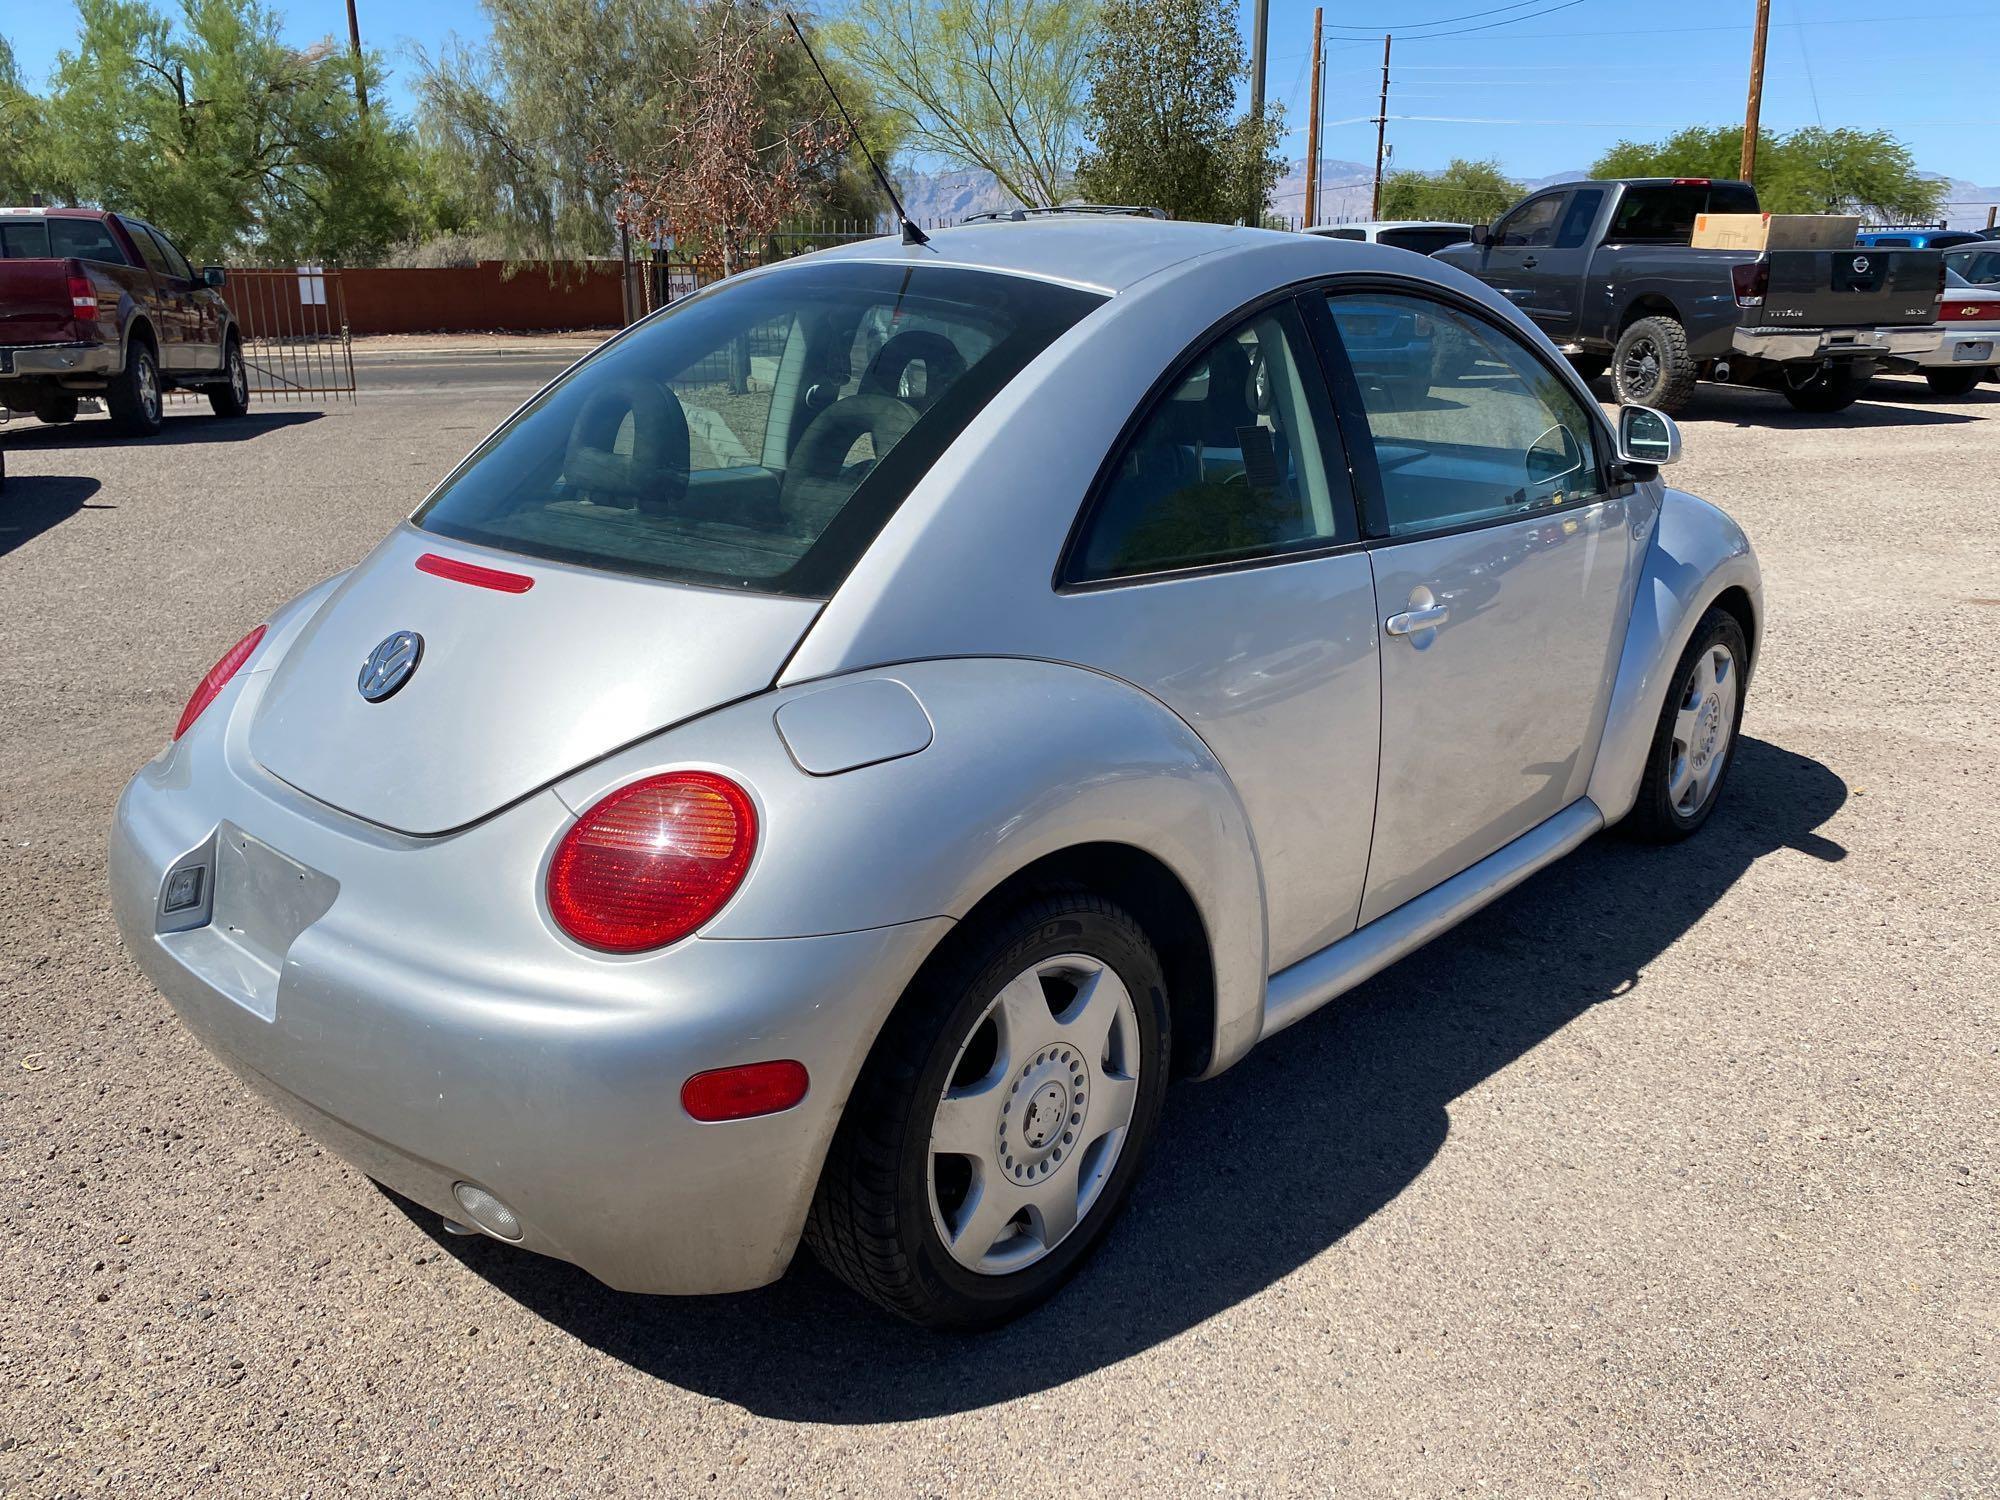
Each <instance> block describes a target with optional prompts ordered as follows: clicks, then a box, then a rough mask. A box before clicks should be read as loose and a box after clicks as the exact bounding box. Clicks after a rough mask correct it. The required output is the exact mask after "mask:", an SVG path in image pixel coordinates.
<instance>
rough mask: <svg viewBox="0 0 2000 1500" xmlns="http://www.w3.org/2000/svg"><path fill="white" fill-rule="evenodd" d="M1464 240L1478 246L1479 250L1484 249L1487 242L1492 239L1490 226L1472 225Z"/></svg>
mask: <svg viewBox="0 0 2000 1500" xmlns="http://www.w3.org/2000/svg"><path fill="white" fill-rule="evenodd" d="M1466 238H1467V239H1469V240H1471V241H1472V243H1473V244H1475V245H1478V246H1479V247H1480V248H1481V249H1484V248H1485V247H1486V245H1487V244H1488V242H1489V241H1491V240H1492V238H1493V229H1492V226H1491V225H1488V224H1474V225H1473V226H1472V232H1471V233H1470V234H1468V235H1466Z"/></svg>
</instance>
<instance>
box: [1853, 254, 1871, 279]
mask: <svg viewBox="0 0 2000 1500" xmlns="http://www.w3.org/2000/svg"><path fill="white" fill-rule="evenodd" d="M1854 274H1855V275H1856V276H1866V275H1867V274H1868V257H1867V256H1865V255H1857V256H1855V257H1854Z"/></svg>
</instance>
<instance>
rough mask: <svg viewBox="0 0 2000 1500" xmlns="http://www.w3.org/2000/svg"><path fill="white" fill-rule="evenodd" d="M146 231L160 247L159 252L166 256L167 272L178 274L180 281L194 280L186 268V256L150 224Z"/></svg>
mask: <svg viewBox="0 0 2000 1500" xmlns="http://www.w3.org/2000/svg"><path fill="white" fill-rule="evenodd" d="M147 232H148V233H149V234H151V235H152V237H153V243H154V244H156V245H158V246H159V247H160V254H161V255H163V256H165V257H166V262H167V274H168V275H169V276H178V277H179V278H180V279H181V280H182V281H192V280H194V272H192V271H190V270H189V269H188V263H187V257H186V256H184V255H182V254H181V253H180V251H178V250H176V249H175V248H174V242H173V241H172V240H170V239H168V238H167V237H166V236H165V235H164V234H161V233H160V231H159V230H157V229H153V228H151V227H150V226H149V227H148V230H147Z"/></svg>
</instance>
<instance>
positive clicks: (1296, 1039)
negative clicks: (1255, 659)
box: [403, 739, 1847, 1423]
mask: <svg viewBox="0 0 2000 1500" xmlns="http://www.w3.org/2000/svg"><path fill="white" fill-rule="evenodd" d="M1846 797H1847V787H1846V784H1845V783H1844V782H1843V781H1842V780H1841V779H1840V777H1839V776H1837V775H1835V774H1834V773H1833V772H1832V771H1830V770H1828V769H1827V768H1826V767H1825V766H1823V765H1821V764H1820V763H1819V762H1817V761H1814V760H1809V759H1807V758H1806V757H1804V756H1800V755H1795V754H1793V753H1791V752H1790V751H1787V750H1783V749H1780V748H1779V747H1777V746H1775V745H1771V744H1768V743H1765V742H1763V741H1759V740H1754V739H1746V740H1744V741H1743V742H1742V745H1741V750H1740V753H1739V758H1738V761H1737V764H1736V767H1735V771H1734V775H1733V778H1732V783H1731V786H1730V788H1729V795H1728V800H1727V801H1726V802H1725V803H1724V805H1723V806H1722V807H1720V808H1718V809H1717V812H1716V815H1715V817H1714V818H1713V819H1712V820H1711V822H1710V823H1709V825H1708V827H1707V828H1705V829H1704V830H1703V831H1702V833H1701V834H1700V836H1699V837H1697V838H1695V839H1693V840H1691V841H1689V842H1687V843H1684V844H1680V845H1677V846H1674V847H1672V848H1666V849H1658V848H1649V847H1645V846H1641V845H1638V844H1634V843H1631V842H1629V841H1626V840H1624V839H1621V838H1619V837H1618V836H1616V835H1615V834H1613V835H1606V836H1602V837H1600V838H1598V839H1595V840H1593V841H1592V842H1591V843H1589V844H1587V845H1586V846H1585V847H1583V848H1582V849H1580V850H1578V851H1577V852H1576V853H1575V854H1573V855H1571V856H1570V857H1569V858H1568V859H1566V860H1563V861H1562V862H1560V863H1559V864H1557V865H1556V866H1554V867H1552V868H1551V869H1549V870H1547V871H1545V872H1543V873H1542V874H1541V875H1540V876H1538V877H1536V878H1535V879H1534V880H1531V881H1529V882H1528V883H1527V884H1526V885H1524V886H1522V887H1520V888H1519V889H1518V890H1516V891H1514V892H1512V893H1510V894H1509V895H1508V896H1506V897H1504V898H1503V899H1502V900H1500V901H1499V902H1497V903H1495V904H1494V905H1493V906H1491V907H1489V908H1487V909H1486V910H1485V911H1484V912H1481V913H1480V914H1479V915H1478V916H1476V917H1474V918H1473V919H1472V920H1470V921H1469V922H1467V923H1466V924H1465V925H1464V926H1462V927H1460V928H1459V929H1457V930H1456V931H1455V932H1453V933H1451V934H1448V935H1447V936H1445V937H1443V938H1441V939H1439V940H1438V941H1437V942H1436V943H1434V944H1432V945H1431V946H1430V947H1429V948H1427V949H1424V950H1422V951H1421V952H1419V953H1417V954H1414V955H1412V956H1411V957H1410V958H1408V959H1406V960H1404V961H1403V962H1402V963H1401V964H1398V965H1397V966H1396V967H1394V968H1392V969H1390V970H1389V971H1387V972H1386V973H1385V974H1383V975H1381V976H1379V977H1377V978H1376V979H1374V980H1372V981H1370V982H1369V983H1368V984H1366V985H1364V986H1362V987H1361V988H1360V989H1358V990H1356V991H1354V992H1353V993H1352V994H1350V995H1348V996H1346V997H1344V998H1343V999H1341V1000H1339V1001H1336V1002H1335V1003H1334V1004H1333V1005H1331V1006H1329V1007H1328V1008H1327V1009H1326V1010H1324V1011H1322V1012H1321V1013H1320V1014H1319V1015H1317V1016H1314V1017H1311V1018H1309V1019H1308V1020H1306V1021H1305V1022H1303V1023H1301V1024H1300V1025H1299V1026H1297V1027H1295V1028H1294V1029H1293V1030H1291V1031H1289V1032H1287V1033H1286V1034H1285V1035H1284V1036H1283V1037H1281V1038H1279V1039H1277V1040H1276V1041H1274V1042H1272V1043H1271V1044H1269V1045H1268V1046H1265V1047H1261V1048H1259V1049H1258V1050H1257V1051H1256V1052H1254V1053H1253V1054H1252V1055H1251V1056H1250V1057H1249V1058H1248V1059H1247V1060H1245V1061H1244V1062H1243V1063H1241V1064H1240V1065H1238V1066H1237V1067H1236V1068H1234V1069H1232V1070H1231V1071H1230V1072H1228V1073H1226V1074H1224V1075H1223V1076H1222V1077H1220V1078H1218V1079H1216V1080H1214V1081H1213V1082H1210V1083H1204V1084H1187V1085H1182V1086H1179V1087H1177V1088H1175V1089H1174V1090H1173V1091H1172V1093H1171V1094H1170V1095H1169V1097H1168V1107H1167V1115H1166V1126H1165V1128H1164V1130H1163V1134H1162V1139H1161V1140H1160V1143H1159V1149H1158V1151H1157V1152H1156V1154H1155V1156H1154V1159H1153V1161H1152V1164H1151V1166H1150V1168H1149V1170H1148V1172H1147V1175H1146V1176H1145V1178H1144V1179H1142V1181H1141V1183H1140V1187H1139V1190H1138V1192H1137V1194H1136V1195H1135V1197H1134V1199H1133V1201H1132V1204H1131V1210H1130V1212H1129V1213H1128V1214H1127V1215H1126V1218H1125V1220H1124V1222H1123V1223H1121V1224H1120V1225H1118V1226H1117V1227H1116V1228H1115V1229H1114V1230H1113V1231H1112V1233H1111V1235H1110V1237H1109V1238H1108V1240H1107V1241H1106V1243H1105V1244H1104V1245H1103V1246H1102V1247H1101V1249H1100V1251H1099V1253H1098V1255H1097V1257H1096V1259H1095V1260H1094V1261H1093V1262H1092V1263H1091V1264H1090V1265H1089V1266H1088V1267H1087V1268H1086V1269H1085V1271H1084V1272H1083V1274H1082V1275H1081V1276H1080V1277H1079V1278H1078V1279H1077V1281H1076V1282H1075V1283H1074V1284H1073V1285H1072V1286H1071V1287H1069V1288H1068V1289H1067V1290H1066V1291H1064V1292H1063V1293H1061V1294H1059V1295H1058V1296H1057V1297H1056V1299H1055V1300H1054V1301H1053V1302H1051V1303H1050V1304H1048V1305H1047V1306H1045V1307H1043V1308H1040V1309H1038V1310H1037V1311H1036V1312H1034V1313H1031V1314H1030V1315H1029V1316H1027V1317H1025V1318H1023V1319H1021V1320H1020V1321H1018V1322H1016V1323H1014V1324H1012V1325H1010V1326H1008V1327H1006V1328H1003V1329H1000V1330H998V1331H997V1332H993V1333H989V1334H985V1335H981V1336H978V1337H967V1338H957V1337H942V1336H938V1335H934V1334H929V1333H925V1332H922V1331H921V1330H918V1329H915V1328H912V1327H909V1326H906V1325H904V1324H902V1323H899V1322H897V1321H895V1320H893V1319H891V1318H890V1317H888V1316H887V1315H886V1314H883V1313H879V1312H877V1311H875V1310H874V1309H873V1308H872V1307H871V1306H870V1305H868V1304H866V1303H864V1302H863V1301H861V1299H859V1298H858V1297H856V1296H854V1295H853V1294H852V1293H850V1292H848V1291H847V1290H846V1289H845V1288H844V1287H842V1286H841V1285H839V1284H838V1283H836V1282H835V1281H833V1279H832V1278H831V1277H830V1276H828V1275H827V1274H826V1273H825V1272H823V1271H822V1270H820V1269H819V1267H818V1266H817V1265H816V1264H815V1263H814V1262H813V1260H812V1258H811V1256H810V1255H809V1254H808V1253H806V1252H805V1251H804V1250H803V1249H802V1250H801V1252H800V1255H799V1259H798V1261H797V1262H796V1263H795V1265H794V1267H793V1269H792V1271H791V1273H790V1274H789V1275H788V1276H787V1277H786V1278H785V1279H784V1280H783V1281H781V1282H779V1283H778V1284H777V1285H775V1286H772V1287H767V1288H765V1289H764V1290H762V1291H758V1292H750V1293H745V1294H742V1295H738V1296H730V1297H715V1298H663V1297H641V1296H632V1295H629V1294H624V1293H619V1292H614V1291H611V1290H609V1289H607V1288H606V1287H604V1286H603V1285H601V1284H600V1283H598V1282H597V1281H594V1280H593V1279H592V1278H591V1277H589V1276H587V1275H585V1274H584V1273H583V1272H581V1271H578V1270H576V1269H575V1268H573V1267H571V1266H567V1265H564V1264H561V1263H559V1262H556V1261H552V1260H545V1259H542V1258H540V1257H537V1256H534V1255H529V1254H524V1253H522V1252H520V1251H516V1250H511V1249H509V1248H507V1247H506V1246H504V1245H501V1244H499V1243H497V1242H495V1241H492V1240H488V1239H483V1238H475V1239H458V1238H453V1237H449V1236H446V1235H445V1234H444V1233H443V1232H442V1230H441V1229H439V1228H438V1227H437V1226H438V1220H437V1218H436V1216H435V1215H433V1214H430V1213H428V1212H427V1211H425V1210H423V1209H421V1208H417V1207H415V1206H414V1205H410V1204H404V1205H403V1206H404V1208H405V1211H406V1212H408V1213H409V1214H410V1215H411V1217H412V1218H413V1219H414V1220H415V1221H416V1222H417V1223H418V1224H419V1225H421V1226H422V1227H424V1228H425V1229H426V1230H427V1232H430V1233H431V1234H432V1235H433V1237H434V1238H436V1239H437V1241H438V1243H439V1244H440V1245H442V1246H443V1247H444V1249H446V1250H447V1251H448V1252H449V1253H450V1254H452V1255H453V1256H455V1257H457V1259H458V1260H459V1261H460V1262H462V1263H463V1264H464V1265H466V1266H467V1267H469V1268H470V1269H472V1270H473V1271H475V1272H477V1273H478V1274H479V1275H481V1276H482V1277H484V1278H486V1279H487V1280H488V1281H489V1282H490V1283H491V1284H492V1285H494V1286H495V1287H497V1288H498V1289H499V1290H501V1291H503V1292H504V1293H506V1294H507V1295H508V1296H510V1297H512V1298H514V1299H515V1300H516V1301H517V1302H519V1303H520V1304H521V1305H522V1306H523V1307H525V1308H526V1309H528V1310H529V1311H530V1312H533V1313H535V1314H537V1315H538V1316H540V1317H543V1318H546V1319H548V1320H549V1321H550V1322H551V1323H553V1324H555V1325H556V1326H558V1327H560V1328H562V1329H564V1330H566V1331H567V1332H569V1333H570V1334H572V1335H574V1336H575V1337H576V1338H578V1339H580V1340H582V1341H583V1342H585V1343H587V1344H589V1345H591V1346H593V1347H595V1348H597V1349H600V1350H602V1351H603V1352H605V1353H607V1354H609V1355H611V1356H613V1357H614V1358H617V1359H620V1360H623V1361H624V1362H625V1363H627V1364H629V1365H631V1366H633V1367H634V1368H635V1369H638V1370H641V1371H643V1372H645V1373H647V1374H649V1375H652V1376H655V1377H656V1378H658V1379H660V1380H664V1381H670V1382H672V1383H673V1384H674V1385H677V1386H681V1387H684V1388H686V1389H689V1390H693V1391H698V1392H701V1393H703V1394H706V1395H711V1396H716V1397H719V1398H722V1399H724V1400H727V1401H731V1402H734V1403H736V1404H738V1405H740V1406H742V1407H744V1408H746V1409H748V1410H750V1411H753V1412H757V1413H759V1414H760V1415H765V1416H772V1417H779V1418H783V1419H787V1420H805V1421H817V1422H834V1423H867V1422H881V1421H891V1420H902V1419H909V1418H916V1417H927V1416H935V1415H940V1414H943V1413H948V1412H958V1411H966V1410H970V1409H973V1408H977V1407H981V1406H987V1405H990V1404H992V1403H994V1402H999V1401H1005V1400H1009V1399H1011V1398H1015V1397H1019V1396H1023V1395H1028V1394H1032V1393H1034V1392H1037V1391H1042V1390H1047V1389H1049V1388H1051V1387H1054V1386H1057V1385H1060V1384H1062V1383H1063V1382H1065V1381H1068V1380H1071V1379H1074V1378H1076V1377H1077V1376H1080V1375H1084V1374H1087V1373H1089V1372H1090V1371H1092V1370H1096V1369H1099V1368H1102V1367H1104V1366H1107V1365H1110V1364H1113V1363H1116V1362H1117V1361H1119V1360H1121V1359H1124V1358H1126V1357H1128V1356H1130V1355H1132V1354H1135V1353H1137V1352H1139V1351H1141V1350H1144V1349H1147V1348H1150V1347H1152V1346H1153V1345H1155V1344H1158V1343H1160V1342H1161V1341H1163V1340H1166V1339H1170V1338H1172V1337H1174V1336H1175V1335H1177V1334H1181V1333H1184V1332H1186V1331H1187V1330H1189V1329H1190V1328H1193V1327H1194V1326H1196V1325H1197V1324H1199V1323H1201V1322H1203V1321H1204V1320H1206V1319H1208V1318H1211V1317H1214V1316H1215V1315H1216V1314H1218V1313H1222V1312H1225V1311H1227V1310H1228V1309H1229V1308H1230V1307H1232V1306H1234V1305H1235V1304H1236V1303H1238V1302H1240V1301H1242V1300H1244V1299H1245V1298H1248V1297H1251V1296H1254V1295H1255V1294H1257V1293H1258V1292H1261V1291H1263V1290H1265V1289H1266V1288H1267V1287H1269V1286H1271V1285H1272V1284H1273V1283H1274V1282H1276V1281H1278V1280H1279V1279H1280V1278H1282V1277H1284V1276H1286V1275H1288V1274H1290V1273H1291V1272H1292V1271H1294V1270H1296V1269H1297V1268H1298V1267H1300V1266H1301V1265H1304V1264H1305V1263H1306V1262H1308V1261H1310V1260H1311V1259H1312V1258H1313V1257H1315V1256H1317V1255H1319V1254H1321V1253H1322V1252H1324V1251H1326V1250H1327V1249H1328V1248H1329V1247H1331V1246H1334V1245H1337V1244H1338V1243H1339V1242H1340V1240H1341V1239H1342V1237H1343V1236H1345V1235H1346V1234H1347V1233H1348V1232H1349V1231H1350V1230H1352V1229H1354V1228H1355V1227H1356V1226H1357V1225H1360V1224H1362V1223H1363V1222H1365V1221H1366V1220H1367V1219H1368V1218H1369V1216H1370V1215H1372V1214H1374V1213H1375V1212H1376V1211H1377V1210H1378V1209H1380V1208H1382V1207H1383V1206H1384V1205H1385V1204H1387V1203H1388V1202H1390V1201H1391V1200H1392V1199H1394V1198H1395V1197H1396V1195H1397V1194H1398V1193H1400V1192H1401V1191H1402V1190H1403V1189H1404V1188H1405V1187H1407V1186H1409V1184H1410V1183H1412V1182H1413V1181H1415V1179H1416V1178H1417V1177H1418V1176H1419V1175H1420V1174H1421V1173H1422V1172H1423V1171H1424V1169H1425V1167H1426V1166H1427V1165H1428V1164H1429V1163H1430V1161H1431V1159H1432V1158H1433V1157H1434V1156H1436V1155H1437V1153H1438V1151H1439V1149H1440V1148H1441V1147H1442V1146H1443V1145H1444V1143H1445V1140H1446V1137H1447V1135H1448V1134H1449V1131H1450V1114H1449V1110H1450V1106H1451V1103H1452V1101H1453V1100H1454V1099H1456V1098H1458V1097H1459V1096H1460V1095H1461V1094H1463V1093H1465V1092H1466V1091H1467V1090H1468V1089H1471V1088H1473V1087H1475V1086H1476V1085H1478V1084H1479V1083H1480V1082H1481V1081H1482V1080H1484V1079H1486V1078H1488V1077H1490V1076H1491V1075H1492V1074H1494V1073H1495V1072H1497V1071H1498V1070H1499V1069H1501V1068H1504V1067H1506V1066H1507V1065H1508V1064H1510V1063H1512V1062H1514V1061H1515V1060H1516V1059H1518V1058H1520V1057H1521V1056H1522V1055H1523V1054H1525V1053H1527V1052H1528V1051H1530V1050H1531V1049H1533V1048H1534V1047H1536V1046H1537V1045H1539V1044H1540V1043H1541V1042H1542V1041H1544V1040H1545V1039H1547V1038H1548V1037H1550V1036H1551V1035H1553V1034H1554V1033H1555V1032H1557V1031H1559V1030H1561V1029H1562V1028H1563V1027H1564V1026H1566V1025H1568V1024H1569V1023H1570V1022H1571V1021H1572V1020H1574V1019H1576V1018H1577V1017H1578V1016H1579V1015H1581V1014H1582V1013H1583V1012H1585V1011H1587V1010H1589V1009H1590V1008H1591V1007H1592V1006H1596V1005H1601V1004H1605V1003H1609V1002H1615V1001H1617V1000H1618V999H1619V998H1621V997H1623V996H1625V995H1627V994H1629V993H1630V992H1632V991H1633V989H1634V988H1635V987H1636V986H1638V985H1640V984H1643V983H1644V980H1643V979H1642V978H1641V977H1640V971H1641V970H1642V969H1643V968H1645V966H1646V965H1647V964H1649V963H1650V962H1651V961H1652V960H1653V959H1654V958H1655V957H1656V956H1657V955H1658V954H1659V953H1660V952H1661V951H1662V950H1663V949H1665V948H1666V947H1667V946H1668V945H1669V944H1671V943H1673V942H1674V941H1675V940H1677V939H1678V938H1679V937H1680V936H1681V935H1682V934H1683V933H1685V932H1687V931H1688V929H1689V928H1691V927H1692V926H1693V925H1694V924H1695V923H1696V922H1697V921H1699V920H1700V919H1701V917H1702V915H1703V914H1704V913H1705V912H1707V911H1708V910H1709V908H1710V907H1712V906H1713V905H1714V904H1715V903H1716V902H1717V901H1718V900H1720V899H1721V898H1722V896H1723V895H1724V893H1726V892H1727V891H1728V890H1729V888H1730V887H1731V886H1732V885H1733V884H1735V882H1736V881H1737V879H1738V878H1739V877H1741V876H1742V874H1743V873H1744V871H1745V870H1747V869H1748V868H1749V866H1750V865H1751V864H1752V863H1753V862H1754V861H1756V860H1757V859H1759V858H1761V857H1763V856H1764V855H1767V854H1769V853H1771V852H1773V851H1774V850H1777V849H1781V848H1790V849H1795V850H1799V851H1802V852H1804V853H1806V854H1809V855H1811V856H1813V857H1814V858H1818V859H1823V860H1828V861H1834V860H1839V859H1842V858H1844V857H1845V855H1846V851H1845V850H1844V849H1842V848H1841V847H1840V846H1839V845H1838V844H1834V843H1832V842H1830V841H1829V840H1827V839H1825V838H1823V837H1821V836H1820V835H1819V834H1818V833H1817V832H1816V831H1815V830H1816V829H1818V828H1819V827H1820V825H1821V824H1823V823H1825V822H1826V820H1827V819H1828V818H1830V817H1831V816H1833V814H1834V813H1835V812H1836V811H1837V810H1838V809H1839V808H1840V806H1841V804H1842V803H1843V802H1844V801H1845V800H1846ZM1606 1066H1611V1067H1615V1066H1616V1062H1615V1060H1613V1061H1611V1062H1609V1063H1607V1064H1606ZM672 1169H673V1164H672V1163H671V1162H663V1163H661V1170H662V1171H671V1170H672ZM1435 1248H1436V1251H1437V1253H1438V1254H1440V1255H1446V1256H1465V1257H1472V1256H1476V1255H1477V1254H1478V1252H1479V1247H1478V1246H1477V1245H1462V1246H1451V1245H1444V1244H1440V1245H1438V1246H1436V1247H1435Z"/></svg>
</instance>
